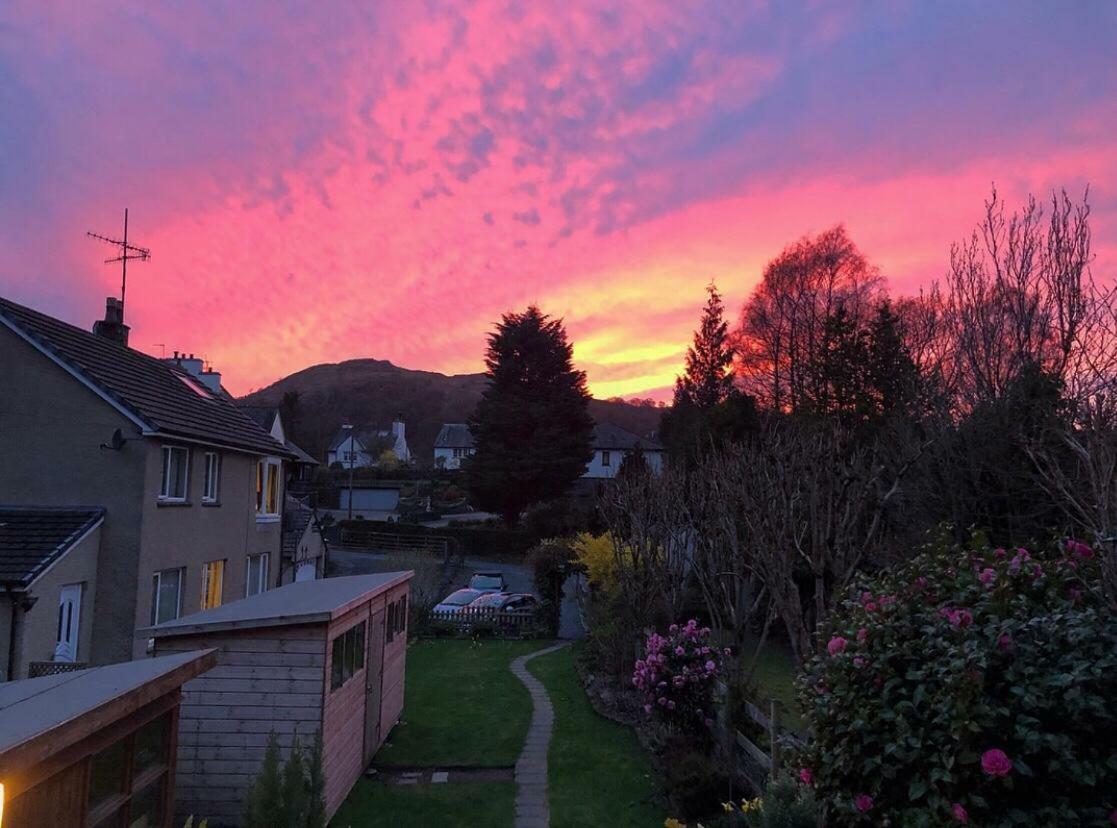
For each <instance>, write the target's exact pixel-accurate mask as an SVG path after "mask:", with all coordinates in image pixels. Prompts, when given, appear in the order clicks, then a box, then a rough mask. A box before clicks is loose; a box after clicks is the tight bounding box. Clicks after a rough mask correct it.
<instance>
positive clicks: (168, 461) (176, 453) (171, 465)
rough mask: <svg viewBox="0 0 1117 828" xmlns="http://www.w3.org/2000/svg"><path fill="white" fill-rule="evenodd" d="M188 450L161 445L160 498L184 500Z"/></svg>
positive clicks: (188, 461) (188, 460)
mask: <svg viewBox="0 0 1117 828" xmlns="http://www.w3.org/2000/svg"><path fill="white" fill-rule="evenodd" d="M189 466H190V452H188V451H187V450H186V449H184V448H180V447H178V446H163V485H162V488H161V489H160V490H159V499H160V500H170V501H175V502H179V503H182V502H184V501H185V500H186V480H187V469H188V467H189Z"/></svg>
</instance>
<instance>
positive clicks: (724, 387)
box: [675, 282, 733, 411]
mask: <svg viewBox="0 0 1117 828" xmlns="http://www.w3.org/2000/svg"><path fill="white" fill-rule="evenodd" d="M706 293H707V294H708V296H707V299H706V308H705V311H704V312H703V314H702V324H701V325H700V326H699V328H698V330H697V331H695V332H694V344H693V345H691V346H690V348H689V349H687V354H686V373H685V374H683V376H681V377H679V378H678V379H677V380H676V382H675V404H676V405H678V404H679V402H680V399H681V398H685V399H686V400H687V401H688V402H690V403H692V404H693V405H695V406H696V407H697V408H698V409H699V410H701V411H709V410H710V409H711V408H713V407H714V406H715V405H717V404H718V403H721V402H724V401H725V400H726V399H728V398H729V397H730V396H731V395H732V394H733V373H732V371H731V370H730V368H731V367H732V365H733V346H732V345H731V344H730V342H729V325H728V323H727V322H726V321H725V305H724V304H722V301H721V294H719V293H718V289H717V285H715V284H714V283H713V282H710V284H709V285H707V286H706Z"/></svg>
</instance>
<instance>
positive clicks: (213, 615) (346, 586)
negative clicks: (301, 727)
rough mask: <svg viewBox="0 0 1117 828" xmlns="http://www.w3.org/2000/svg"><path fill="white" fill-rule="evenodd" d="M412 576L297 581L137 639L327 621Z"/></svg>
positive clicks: (154, 629)
mask: <svg viewBox="0 0 1117 828" xmlns="http://www.w3.org/2000/svg"><path fill="white" fill-rule="evenodd" d="M414 574H415V573H414V572H412V571H411V570H406V571H403V572H379V573H376V574H373V575H347V576H344V577H341V578H321V579H319V580H316V581H296V582H295V583H293V584H287V585H286V586H281V587H278V588H277V589H269V590H268V591H267V592H261V593H258V594H256V595H252V596H250V597H248V598H241V599H240V600H239V601H231V602H230V603H228V604H222V605H221V606H219V607H214V608H213V609H210V610H206V611H205V612H196V613H194V614H193V615H186V616H183V617H182V618H176V619H175V620H174V621H166V622H164V623H162V624H160V625H159V626H157V627H148V628H147V629H144V630H140V631H139V634H141V635H145V636H153V637H155V638H163V637H167V636H173V635H193V634H195V633H207V632H216V631H219V630H232V629H251V628H254V627H279V626H286V625H290V624H314V623H323V622H328V621H330V620H332V619H334V618H338V617H340V616H341V615H344V614H345V613H346V612H348V611H349V610H350V609H352V608H353V607H355V606H357V605H358V604H361V603H363V602H364V601H368V600H370V599H371V598H374V597H376V596H377V595H379V594H380V593H382V592H386V591H387V590H389V589H391V588H392V587H394V586H398V585H399V584H402V583H405V582H407V581H409V580H410V579H411V576H413V575H414Z"/></svg>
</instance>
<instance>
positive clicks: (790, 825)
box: [704, 776, 819, 828]
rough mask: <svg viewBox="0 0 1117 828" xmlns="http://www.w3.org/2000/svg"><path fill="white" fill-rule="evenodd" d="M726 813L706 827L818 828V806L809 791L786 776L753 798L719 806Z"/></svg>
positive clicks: (770, 783) (771, 783)
mask: <svg viewBox="0 0 1117 828" xmlns="http://www.w3.org/2000/svg"><path fill="white" fill-rule="evenodd" d="M722 808H723V809H724V810H725V813H724V814H722V815H721V816H719V817H717V818H716V819H714V820H712V821H711V822H709V823H704V824H707V825H708V828H818V824H819V823H818V803H817V802H816V801H815V798H814V794H813V793H812V792H811V791H810V789H808V788H806V787H804V786H802V785H798V784H796V783H795V782H793V781H792V780H790V779H788V778H787V777H785V776H781V777H780V778H779V779H775V780H773V781H771V782H769V783H768V786H767V787H766V788H765V789H764V795H763V796H759V797H757V798H756V799H742V800H741V801H740V802H739V803H738V802H725V803H722Z"/></svg>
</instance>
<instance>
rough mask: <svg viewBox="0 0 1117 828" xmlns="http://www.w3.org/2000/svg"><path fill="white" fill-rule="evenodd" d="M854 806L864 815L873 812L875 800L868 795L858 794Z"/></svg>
mask: <svg viewBox="0 0 1117 828" xmlns="http://www.w3.org/2000/svg"><path fill="white" fill-rule="evenodd" d="M853 806H854V807H855V808H857V810H858V811H860V812H861V813H863V814H867V813H869V811H871V810H873V798H872V797H871V796H869V795H868V794H858V795H857V796H856V797H854V799H853Z"/></svg>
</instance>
